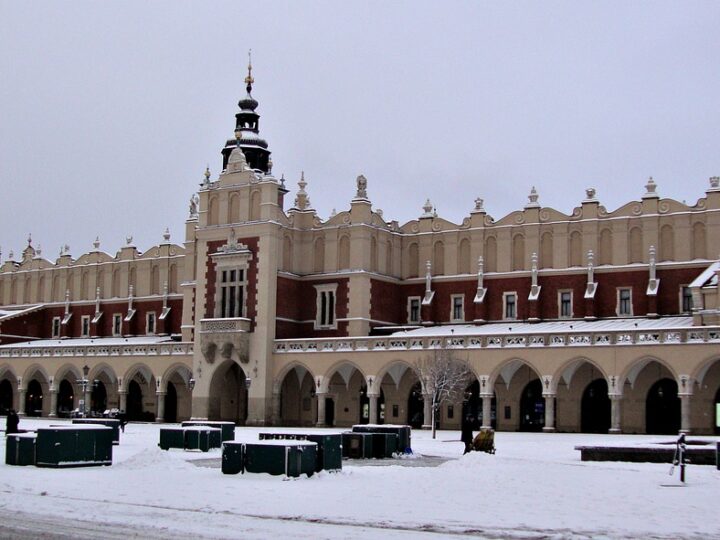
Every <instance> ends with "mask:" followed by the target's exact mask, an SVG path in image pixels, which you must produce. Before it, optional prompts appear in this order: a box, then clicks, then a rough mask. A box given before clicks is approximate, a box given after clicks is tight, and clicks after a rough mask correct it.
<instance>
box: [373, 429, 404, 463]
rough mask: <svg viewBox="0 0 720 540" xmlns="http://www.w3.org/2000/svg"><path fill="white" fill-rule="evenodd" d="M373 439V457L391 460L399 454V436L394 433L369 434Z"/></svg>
mask: <svg viewBox="0 0 720 540" xmlns="http://www.w3.org/2000/svg"><path fill="white" fill-rule="evenodd" d="M368 435H370V436H371V437H372V457H374V458H376V459H384V458H391V457H393V454H394V453H395V452H397V441H398V436H397V435H395V434H394V433H369V434H368Z"/></svg>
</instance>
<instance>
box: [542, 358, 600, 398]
mask: <svg viewBox="0 0 720 540" xmlns="http://www.w3.org/2000/svg"><path fill="white" fill-rule="evenodd" d="M583 364H589V365H591V366H592V367H593V368H594V369H597V370H598V371H599V372H600V374H601V375H602V377H603V378H604V379H605V380H606V381H608V383H609V377H608V374H607V373H606V372H605V370H604V369H603V368H602V367H601V366H600V364H598V363H597V362H595V361H594V360H592V359H591V358H588V357H587V356H577V357H575V358H571V359H569V360H567V361H566V362H564V363H563V364H562V365H561V366H560V367H559V368H558V369H556V370H555V373H553V374H552V383H551V386H550V387H551V390H552V391H553V392H555V391H556V390H557V386H558V384H560V382H561V381H564V382H565V384H566V385H567V386H568V388H569V387H570V386H571V385H572V378H573V376H574V375H575V373H576V372H577V370H578V369H579V368H581V367H582V365H583Z"/></svg>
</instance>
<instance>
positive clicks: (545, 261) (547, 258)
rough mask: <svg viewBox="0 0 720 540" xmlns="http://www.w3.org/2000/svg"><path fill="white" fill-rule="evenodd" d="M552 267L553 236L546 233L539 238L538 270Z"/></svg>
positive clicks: (550, 233)
mask: <svg viewBox="0 0 720 540" xmlns="http://www.w3.org/2000/svg"><path fill="white" fill-rule="evenodd" d="M552 267H553V234H552V232H550V231H546V232H544V233H543V234H542V236H541V237H540V268H552Z"/></svg>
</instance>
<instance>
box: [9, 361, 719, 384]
mask: <svg viewBox="0 0 720 540" xmlns="http://www.w3.org/2000/svg"><path fill="white" fill-rule="evenodd" d="M716 362H720V356H719V355H717V354H713V355H710V356H708V357H706V358H705V359H704V360H703V361H702V362H700V364H699V365H698V366H697V367H696V368H695V369H694V370H693V371H692V372H691V374H690V378H691V380H693V381H697V383H698V384H703V381H704V380H705V375H706V374H707V372H708V371H709V370H710V368H712V367H713V365H714V364H715V363H716ZM0 373H2V371H0Z"/></svg>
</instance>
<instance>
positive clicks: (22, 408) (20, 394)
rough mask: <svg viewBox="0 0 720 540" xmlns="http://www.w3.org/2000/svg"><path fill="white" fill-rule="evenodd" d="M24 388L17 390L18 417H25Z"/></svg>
mask: <svg viewBox="0 0 720 540" xmlns="http://www.w3.org/2000/svg"><path fill="white" fill-rule="evenodd" d="M25 392H27V390H25V388H18V410H17V413H18V416H25Z"/></svg>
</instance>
